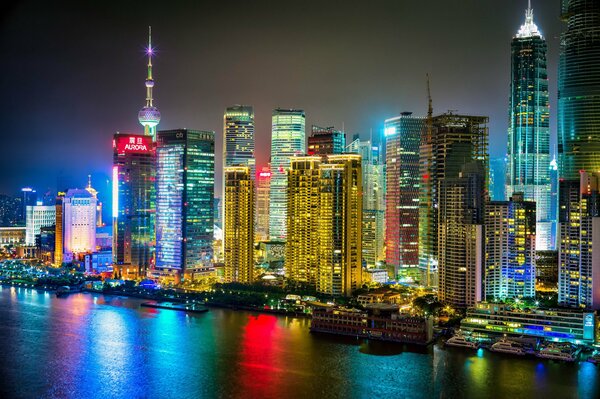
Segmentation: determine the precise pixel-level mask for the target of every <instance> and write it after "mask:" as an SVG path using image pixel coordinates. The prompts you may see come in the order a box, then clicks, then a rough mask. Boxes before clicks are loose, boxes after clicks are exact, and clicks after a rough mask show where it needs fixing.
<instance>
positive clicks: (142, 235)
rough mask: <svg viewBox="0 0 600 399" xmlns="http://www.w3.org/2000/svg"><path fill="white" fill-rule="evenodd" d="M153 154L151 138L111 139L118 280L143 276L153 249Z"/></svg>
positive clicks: (154, 196)
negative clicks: (119, 277) (119, 278)
mask: <svg viewBox="0 0 600 399" xmlns="http://www.w3.org/2000/svg"><path fill="white" fill-rule="evenodd" d="M155 180H156V153H155V148H154V143H153V142H152V137H150V136H146V135H139V134H120V133H117V134H115V135H114V138H113V181H112V183H113V187H112V195H113V198H112V202H113V203H112V212H113V247H112V252H113V262H114V268H113V269H114V271H115V274H116V275H117V276H119V275H120V276H121V277H124V278H125V277H131V278H134V277H139V276H144V275H145V274H146V271H147V270H148V269H149V268H150V267H151V266H152V263H153V255H154V246H155V242H156V241H155V240H156V238H155V229H154V224H155V220H156V219H155V217H156V212H155V210H156V190H155V186H154V185H155Z"/></svg>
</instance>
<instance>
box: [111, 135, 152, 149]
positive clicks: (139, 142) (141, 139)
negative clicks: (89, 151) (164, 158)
mask: <svg viewBox="0 0 600 399" xmlns="http://www.w3.org/2000/svg"><path fill="white" fill-rule="evenodd" d="M114 146H115V147H116V148H117V152H118V153H119V154H130V153H136V154H145V153H151V152H152V151H153V147H152V137H150V136H139V135H124V136H117V137H116V139H115V143H114Z"/></svg>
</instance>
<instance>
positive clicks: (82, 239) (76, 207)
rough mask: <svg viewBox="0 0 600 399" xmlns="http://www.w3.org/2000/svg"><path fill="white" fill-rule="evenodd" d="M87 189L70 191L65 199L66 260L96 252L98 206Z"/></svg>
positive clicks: (64, 241)
mask: <svg viewBox="0 0 600 399" xmlns="http://www.w3.org/2000/svg"><path fill="white" fill-rule="evenodd" d="M97 202H98V200H97V199H96V197H94V196H93V195H92V194H91V193H90V192H89V191H87V190H85V189H70V190H69V191H67V194H66V195H65V197H64V199H63V237H64V240H63V248H64V250H63V256H64V259H65V260H72V259H76V258H77V255H79V254H85V253H88V252H94V251H95V250H96V205H97Z"/></svg>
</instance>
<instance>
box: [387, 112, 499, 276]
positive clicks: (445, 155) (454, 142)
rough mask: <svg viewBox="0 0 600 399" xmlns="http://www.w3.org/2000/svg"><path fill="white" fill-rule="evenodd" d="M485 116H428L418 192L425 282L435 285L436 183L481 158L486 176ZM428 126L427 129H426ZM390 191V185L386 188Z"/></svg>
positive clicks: (452, 176) (420, 252)
mask: <svg viewBox="0 0 600 399" xmlns="http://www.w3.org/2000/svg"><path fill="white" fill-rule="evenodd" d="M487 123H488V118H487V117H485V116H467V115H456V114H453V113H450V112H449V113H446V114H442V115H438V116H435V117H431V128H430V129H431V133H430V134H429V133H427V134H426V135H425V139H424V142H423V143H422V145H421V154H422V157H421V175H422V176H421V177H422V180H421V184H420V188H421V195H420V199H419V205H420V206H419V221H420V222H419V223H420V226H419V227H420V228H419V265H420V268H421V269H422V270H423V271H424V272H425V271H426V274H427V279H426V282H427V284H428V285H431V286H436V285H437V273H438V262H439V261H438V242H439V241H438V235H439V231H438V218H439V202H440V201H441V199H440V197H439V192H438V191H439V190H438V189H439V184H440V181H441V180H442V179H445V178H455V177H458V175H459V173H460V171H461V170H462V168H463V166H464V165H465V164H467V163H469V162H471V161H481V162H482V164H483V168H484V171H485V174H486V176H485V190H484V192H485V195H487V185H488V182H487V179H488V177H489V176H488V172H487V170H488V127H487ZM428 129H429V128H428ZM388 190H389V188H388Z"/></svg>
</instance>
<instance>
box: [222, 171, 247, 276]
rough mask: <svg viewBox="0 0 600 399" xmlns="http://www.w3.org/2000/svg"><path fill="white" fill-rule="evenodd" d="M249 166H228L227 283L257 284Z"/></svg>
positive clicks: (226, 214) (225, 239)
mask: <svg viewBox="0 0 600 399" xmlns="http://www.w3.org/2000/svg"><path fill="white" fill-rule="evenodd" d="M251 173H252V171H251V169H250V167H249V166H226V167H225V170H224V181H223V184H224V186H225V223H224V228H223V235H224V242H225V245H224V247H225V268H224V269H225V281H226V282H240V283H251V282H252V281H253V280H254V180H253V178H252V175H251Z"/></svg>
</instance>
